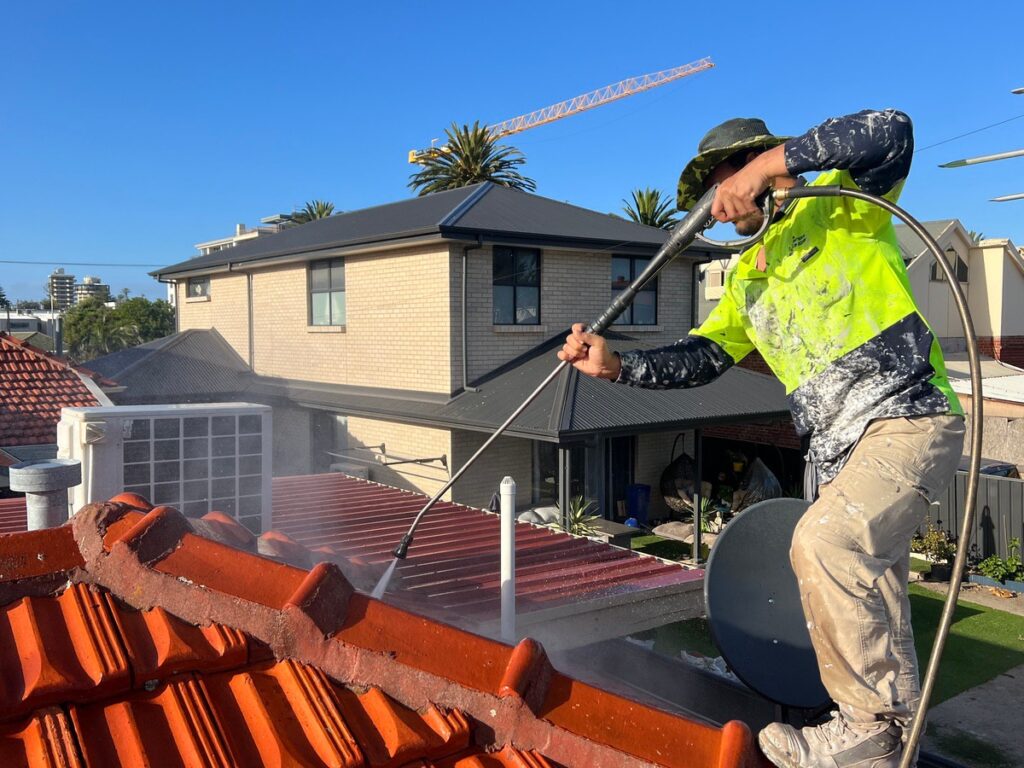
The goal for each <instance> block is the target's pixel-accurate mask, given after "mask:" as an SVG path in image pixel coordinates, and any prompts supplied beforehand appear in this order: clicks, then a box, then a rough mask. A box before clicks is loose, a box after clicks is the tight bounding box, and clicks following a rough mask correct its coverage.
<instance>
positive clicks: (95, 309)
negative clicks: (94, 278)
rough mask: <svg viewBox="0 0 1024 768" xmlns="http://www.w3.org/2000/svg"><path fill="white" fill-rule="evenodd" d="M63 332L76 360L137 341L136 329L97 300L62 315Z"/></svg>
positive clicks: (113, 350) (107, 352) (117, 348)
mask: <svg viewBox="0 0 1024 768" xmlns="http://www.w3.org/2000/svg"><path fill="white" fill-rule="evenodd" d="M64 335H65V338H66V339H67V342H68V346H69V347H70V349H71V354H72V356H73V357H75V358H76V359H77V360H83V361H84V360H92V359H93V358H94V357H99V356H101V355H107V354H110V353H111V352H116V351H117V350H119V349H124V348H125V347H131V346H134V345H135V344H138V343H139V341H140V339H139V329H138V326H137V325H135V324H134V323H131V322H128V321H126V320H125V319H124V318H122V317H120V316H119V315H118V314H117V312H116V311H115V310H113V309H110V308H109V307H107V306H105V305H104V303H103V302H102V301H99V300H98V299H87V300H85V301H82V302H80V303H78V304H76V305H75V306H74V307H72V308H71V309H70V310H68V312H67V314H66V315H65V316H64Z"/></svg>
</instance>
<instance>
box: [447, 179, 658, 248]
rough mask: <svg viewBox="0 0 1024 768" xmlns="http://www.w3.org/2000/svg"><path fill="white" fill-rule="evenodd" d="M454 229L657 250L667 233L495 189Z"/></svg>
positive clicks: (606, 215)
mask: <svg viewBox="0 0 1024 768" xmlns="http://www.w3.org/2000/svg"><path fill="white" fill-rule="evenodd" d="M450 227H451V229H453V230H465V231H468V232H474V233H475V232H490V233H504V234H508V235H519V236H526V237H546V238H552V239H555V240H557V239H562V240H580V241H598V240H600V241H605V242H611V243H619V244H621V245H623V246H626V245H646V246H653V247H657V246H660V245H661V244H662V243H664V242H665V240H666V239H667V238H668V232H666V231H665V230H663V229H658V228H656V227H648V226H644V225H642V224H636V223H634V222H632V221H630V220H629V219H624V218H619V217H617V216H612V215H610V214H607V213H599V212H597V211H592V210H590V209H589V208H581V207H579V206H577V205H571V204H569V203H563V202H559V201H558V200H552V199H550V198H547V197H541V196H540V195H534V194H530V193H529V192H523V191H521V190H518V189H510V188H509V187H499V186H492V187H491V188H490V189H488V190H487V192H486V194H484V195H482V196H481V197H480V198H479V199H477V200H476V202H475V203H474V204H473V206H472V207H470V208H469V209H468V210H467V211H466V212H465V213H463V214H462V215H461V216H459V217H458V219H457V220H455V221H453V222H451V225H450Z"/></svg>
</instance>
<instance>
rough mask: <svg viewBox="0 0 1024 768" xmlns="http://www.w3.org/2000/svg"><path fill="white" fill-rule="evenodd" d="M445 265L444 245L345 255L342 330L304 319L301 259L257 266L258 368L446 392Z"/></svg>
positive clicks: (447, 311)
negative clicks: (317, 324) (298, 261)
mask: <svg viewBox="0 0 1024 768" xmlns="http://www.w3.org/2000/svg"><path fill="white" fill-rule="evenodd" d="M449 268H450V264H449V250H448V247H447V246H445V247H444V248H443V249H438V247H437V246H434V247H433V248H420V249H415V250H414V249H410V250H405V251H395V252H389V253H384V254H374V255H365V256H349V257H346V258H345V300H346V309H345V314H346V317H345V327H344V329H343V330H341V329H337V328H328V329H323V328H311V327H310V326H309V325H308V308H307V288H306V286H307V277H306V274H307V267H306V265H305V264H297V265H285V266H280V267H275V268H271V269H264V270H260V271H258V272H255V273H254V275H253V296H254V299H253V305H254V308H255V312H254V321H253V330H254V338H255V370H256V372H257V373H259V374H262V375H266V376H280V377H285V378H294V379H302V380H306V381H319V382H327V383H332V384H349V385H357V386H373V387H388V388H395V389H412V390H419V391H424V392H443V393H449V392H451V389H452V383H451V360H450V355H451V349H450V325H449V323H450V306H449V301H450V295H449V289H450V275H449ZM339 331H340V332H339Z"/></svg>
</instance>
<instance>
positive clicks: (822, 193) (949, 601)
mask: <svg viewBox="0 0 1024 768" xmlns="http://www.w3.org/2000/svg"><path fill="white" fill-rule="evenodd" d="M801 197H853V198H856V199H858V200H866V201H867V202H869V203H873V204H874V205H877V206H879V207H880V208H884V209H885V210H887V211H889V213H891V214H893V215H894V216H896V217H897V218H899V219H901V220H902V221H903V222H904V223H905V224H906V225H907V226H908V227H910V228H911V229H912V230H914V232H915V233H916V234H917V236H918V237H920V238H921V240H923V241H924V244H925V245H926V246H928V250H930V251H931V253H932V255H933V256H934V257H935V260H936V261H937V262H938V264H939V266H940V267H941V268H942V271H943V273H944V274H945V275H946V282H947V283H948V284H949V288H950V290H951V291H953V299H954V301H955V302H956V308H957V312H958V313H959V315H960V322H961V323H962V324H963V327H964V338H965V339H966V340H967V359H968V362H969V363H970V369H971V463H970V468H969V470H968V476H967V498H966V499H965V500H964V519H963V523H962V524H961V526H960V538H959V539H958V540H957V547H956V557H955V558H954V559H953V575H952V576H951V577H950V580H949V592H948V593H947V595H946V602H945V605H944V607H943V609H942V618H941V619H940V620H939V628H938V631H937V632H936V634H935V643H934V644H933V645H932V655H931V658H929V659H928V669H927V671H926V672H925V676H924V680H923V681H922V685H921V701H920V703H919V705H918V709H917V712H915V713H914V719H913V723H912V725H911V728H910V735H909V736H908V737H907V741H906V744H905V745H904V748H903V757H902V759H901V760H900V768H910V765H911V763H912V762H913V759H914V754H915V752H916V751H917V745H918V742H919V741H920V739H921V732H922V730H923V729H924V721H925V715H926V713H927V712H928V702H929V701H930V700H931V697H932V692H933V691H934V690H935V681H936V678H937V676H938V671H939V661H940V659H941V657H942V651H943V649H944V648H945V646H946V638H947V637H948V636H949V628H950V626H951V625H952V623H953V613H954V611H955V610H956V601H957V597H958V596H959V594H960V583H961V581H962V580H963V572H964V565H965V564H966V560H967V549H968V544H969V543H970V539H971V528H972V527H973V525H974V504H975V499H976V497H977V495H978V468H979V466H980V465H981V437H982V399H981V394H982V393H981V366H980V365H979V363H978V339H977V336H976V335H975V333H974V322H973V321H972V320H971V313H970V311H969V310H968V308H967V298H966V297H965V296H964V292H963V289H961V288H960V282H959V280H957V277H956V273H955V272H954V270H953V265H951V264H950V263H949V260H948V259H947V258H946V255H945V253H943V252H942V249H941V248H940V247H939V244H938V243H937V242H935V238H933V237H932V236H931V235H930V234H929V233H928V230H926V229H925V228H924V227H923V226H921V222H919V221H918V220H917V219H915V218H914V217H913V216H911V215H910V214H909V213H907V212H906V211H905V210H903V209H902V208H900V207H899V206H898V205H896V204H895V203H891V202H889V201H888V200H886V199H885V198H884V197H876V196H875V195H869V194H867V193H866V192H861V191H860V190H855V189H845V188H843V187H810V186H801V187H791V188H789V189H779V190H776V191H775V199H776V200H777V201H779V202H781V201H783V200H786V199H797V198H801Z"/></svg>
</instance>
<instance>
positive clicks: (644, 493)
mask: <svg viewBox="0 0 1024 768" xmlns="http://www.w3.org/2000/svg"><path fill="white" fill-rule="evenodd" d="M650 504H651V486H649V485H644V484H643V483H633V484H632V485H627V486H626V507H627V508H628V509H629V516H630V517H635V518H636V521H637V522H638V523H639V524H640V525H647V508H648V507H649V506H650Z"/></svg>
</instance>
